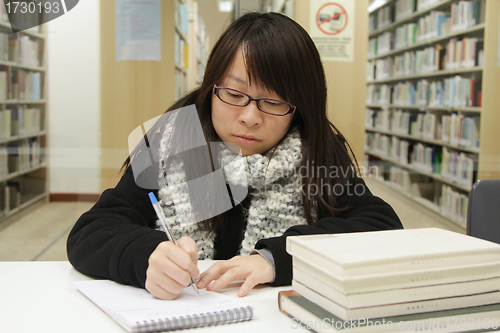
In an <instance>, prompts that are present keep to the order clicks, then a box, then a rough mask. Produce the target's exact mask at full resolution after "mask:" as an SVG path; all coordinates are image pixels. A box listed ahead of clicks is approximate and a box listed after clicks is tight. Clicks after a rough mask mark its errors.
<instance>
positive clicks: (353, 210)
mask: <svg viewBox="0 0 500 333" xmlns="http://www.w3.org/2000/svg"><path fill="white" fill-rule="evenodd" d="M337 206H338V207H346V206H347V209H345V210H343V211H340V212H339V213H338V214H337V215H336V216H333V217H325V218H321V219H319V220H318V221H317V222H316V223H315V224H314V225H297V226H293V227H291V228H289V229H287V230H286V231H285V233H284V234H283V235H282V236H280V237H273V238H267V239H261V240H260V241H258V242H257V244H256V245H255V248H256V249H262V248H267V249H269V250H270V251H271V253H272V254H273V257H274V262H275V265H276V266H275V269H276V271H275V272H276V278H275V280H274V282H273V283H272V285H275V286H280V285H288V284H290V283H291V281H292V257H291V256H290V255H289V254H288V253H287V252H286V237H288V236H297V235H314V234H335V233H347V232H361V231H376V230H389V229H402V228H403V225H402V224H401V222H400V220H399V218H398V216H397V215H396V213H395V212H394V210H393V209H392V207H391V206H390V205H389V204H388V203H386V202H385V201H383V200H382V199H380V198H378V197H376V196H374V195H372V193H371V192H370V190H369V189H368V187H367V186H366V184H365V183H364V181H363V180H362V179H360V178H357V179H356V181H355V182H351V183H350V184H349V185H348V186H346V187H344V188H343V193H342V195H341V196H339V197H338V202H337Z"/></svg>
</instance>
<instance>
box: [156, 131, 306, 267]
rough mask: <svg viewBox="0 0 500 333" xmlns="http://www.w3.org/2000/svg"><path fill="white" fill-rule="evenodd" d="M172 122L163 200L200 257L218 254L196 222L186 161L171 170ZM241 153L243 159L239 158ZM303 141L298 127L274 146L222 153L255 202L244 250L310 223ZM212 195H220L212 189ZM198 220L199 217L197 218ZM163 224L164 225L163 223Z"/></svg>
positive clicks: (178, 232) (231, 176)
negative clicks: (303, 181) (304, 198)
mask: <svg viewBox="0 0 500 333" xmlns="http://www.w3.org/2000/svg"><path fill="white" fill-rule="evenodd" d="M171 131H172V126H166V128H165V131H164V134H163V138H162V142H161V146H160V177H159V188H160V189H159V192H158V194H159V197H160V205H161V206H162V208H163V211H164V213H165V215H166V217H167V220H168V221H169V223H170V225H171V227H172V231H173V233H174V236H175V237H176V238H180V237H183V236H190V237H191V238H193V239H194V240H195V242H196V244H197V247H198V258H199V259H212V258H213V257H214V237H215V235H213V233H212V234H208V232H206V231H204V230H202V228H201V227H199V225H198V224H197V223H193V217H192V216H193V215H192V212H191V211H192V207H191V202H190V197H189V192H188V190H187V186H184V185H183V184H185V183H186V173H185V171H184V168H183V163H182V162H179V161H178V162H173V163H171V164H170V166H169V167H168V170H165V168H166V167H165V163H162V161H166V158H167V155H168V147H169V144H170V139H171ZM235 156H236V157H239V158H235ZM301 159H302V154H301V141H300V135H299V132H298V130H297V129H293V130H291V131H290V132H289V133H288V134H287V135H286V137H285V138H284V139H283V140H282V141H281V142H280V143H279V144H278V145H277V146H276V147H274V148H273V149H271V150H270V151H268V152H267V153H265V154H264V155H261V154H254V155H250V156H245V157H242V156H238V155H234V154H233V153H232V152H231V151H230V150H229V149H227V148H226V149H224V150H222V152H221V162H222V167H223V169H224V172H225V175H226V181H227V182H228V184H230V185H231V184H232V185H237V184H240V185H241V184H243V183H245V182H246V184H247V186H248V195H249V196H250V206H249V208H248V210H247V211H245V218H246V221H247V224H246V229H245V232H244V237H243V241H242V244H241V247H240V252H239V254H240V255H248V254H250V253H251V252H252V250H253V249H254V246H255V243H257V241H258V240H260V239H262V238H269V237H275V236H281V235H282V234H283V232H285V230H286V229H288V228H289V227H291V226H294V225H299V224H306V219H305V217H304V209H303V206H302V191H301V178H300V175H299V172H298V170H299V166H300V163H301ZM165 175H166V176H165ZM207 195H214V194H213V193H207ZM194 222H196V221H194ZM158 228H160V227H159V226H158Z"/></svg>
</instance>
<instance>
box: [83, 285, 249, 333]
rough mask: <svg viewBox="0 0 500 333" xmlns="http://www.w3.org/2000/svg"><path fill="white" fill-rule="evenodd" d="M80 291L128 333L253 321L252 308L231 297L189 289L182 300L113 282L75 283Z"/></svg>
mask: <svg viewBox="0 0 500 333" xmlns="http://www.w3.org/2000/svg"><path fill="white" fill-rule="evenodd" d="M74 284H75V285H76V287H77V288H78V290H79V291H80V292H81V293H82V294H84V295H85V296H86V297H87V298H88V299H90V300H91V301H92V302H93V303H94V304H95V305H97V306H98V307H99V308H100V309H101V310H103V311H104V312H105V313H106V314H107V315H108V316H110V317H111V318H112V319H113V320H115V321H116V322H117V323H118V324H119V325H120V326H122V327H123V328H124V329H125V330H127V331H128V332H134V333H135V332H158V331H174V330H180V329H187V328H195V327H205V326H213V325H223V324H231V323H236V322H240V321H247V320H250V319H252V316H253V310H252V308H251V307H250V306H247V305H245V304H243V303H242V302H240V301H238V300H236V299H232V298H230V297H228V296H225V295H222V294H219V293H215V292H209V291H206V290H200V294H199V295H197V294H196V293H195V292H194V291H193V290H192V289H191V288H185V289H184V290H183V291H182V293H181V295H180V296H179V298H178V299H176V300H171V301H166V300H160V299H156V298H154V297H153V296H152V295H151V294H150V293H148V292H147V291H146V290H145V289H141V288H136V287H131V286H125V285H121V284H118V283H116V282H113V281H109V280H95V281H79V282H74Z"/></svg>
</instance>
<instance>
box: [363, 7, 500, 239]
mask: <svg viewBox="0 0 500 333" xmlns="http://www.w3.org/2000/svg"><path fill="white" fill-rule="evenodd" d="M499 12H500V4H499V2H498V1H492V0H466V1H451V0H387V1H385V2H383V4H382V5H381V6H379V7H377V8H370V10H369V34H368V59H367V67H366V79H367V87H366V90H367V96H366V119H365V120H366V121H365V128H366V130H365V158H364V163H365V168H366V170H367V175H368V176H369V177H373V178H375V179H377V180H379V181H381V182H382V183H384V184H385V185H387V186H390V187H391V188H393V189H395V190H397V191H399V192H400V193H401V194H402V195H404V196H407V197H409V198H411V199H412V200H414V201H415V202H418V203H420V204H422V206H423V207H425V208H426V209H430V210H432V211H434V212H437V213H439V214H441V215H443V216H444V217H446V218H447V219H449V220H451V221H452V222H454V223H456V224H458V225H459V226H461V227H462V228H464V229H465V224H466V218H467V205H468V194H469V191H470V188H471V186H472V184H473V183H474V182H475V181H476V180H478V179H496V178H500V167H498V165H500V164H498V163H499V160H500V148H499V147H498V144H497V142H498V130H497V129H496V127H497V125H494V124H499V123H500V122H499V121H500V114H499V113H498V112H497V110H496V106H497V105H498V103H500V96H499V95H498V93H496V92H495V87H498V85H499V84H500V66H497V50H498V40H499V39H498V30H499V15H498V14H499Z"/></svg>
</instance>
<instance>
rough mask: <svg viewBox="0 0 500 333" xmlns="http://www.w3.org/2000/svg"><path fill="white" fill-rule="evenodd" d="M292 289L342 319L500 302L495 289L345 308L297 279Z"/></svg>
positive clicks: (378, 316) (403, 313) (398, 314)
mask: <svg viewBox="0 0 500 333" xmlns="http://www.w3.org/2000/svg"><path fill="white" fill-rule="evenodd" d="M293 290H294V291H296V292H297V293H299V294H300V295H302V296H304V297H305V298H307V299H308V300H310V301H311V302H313V303H316V304H318V305H319V306H321V307H322V308H323V309H325V310H327V311H328V312H331V313H333V314H334V315H336V316H337V317H339V318H341V319H343V320H357V319H359V318H382V317H393V316H402V315H409V314H415V313H422V312H431V311H441V310H450V309H458V308H466V307H471V306H481V305H488V304H496V303H500V291H498V290H497V291H493V292H488V293H482V294H475V295H465V296H458V297H448V298H440V299H432V300H425V301H417V302H408V303H398V304H388V305H382V306H370V307H364V308H356V309H347V308H344V307H343V306H341V305H339V304H337V303H335V302H333V301H332V300H330V299H329V298H327V297H325V296H324V295H321V294H319V293H317V292H315V291H314V290H312V289H310V288H308V287H306V286H304V285H303V284H301V283H298V282H297V281H294V284H293Z"/></svg>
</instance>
